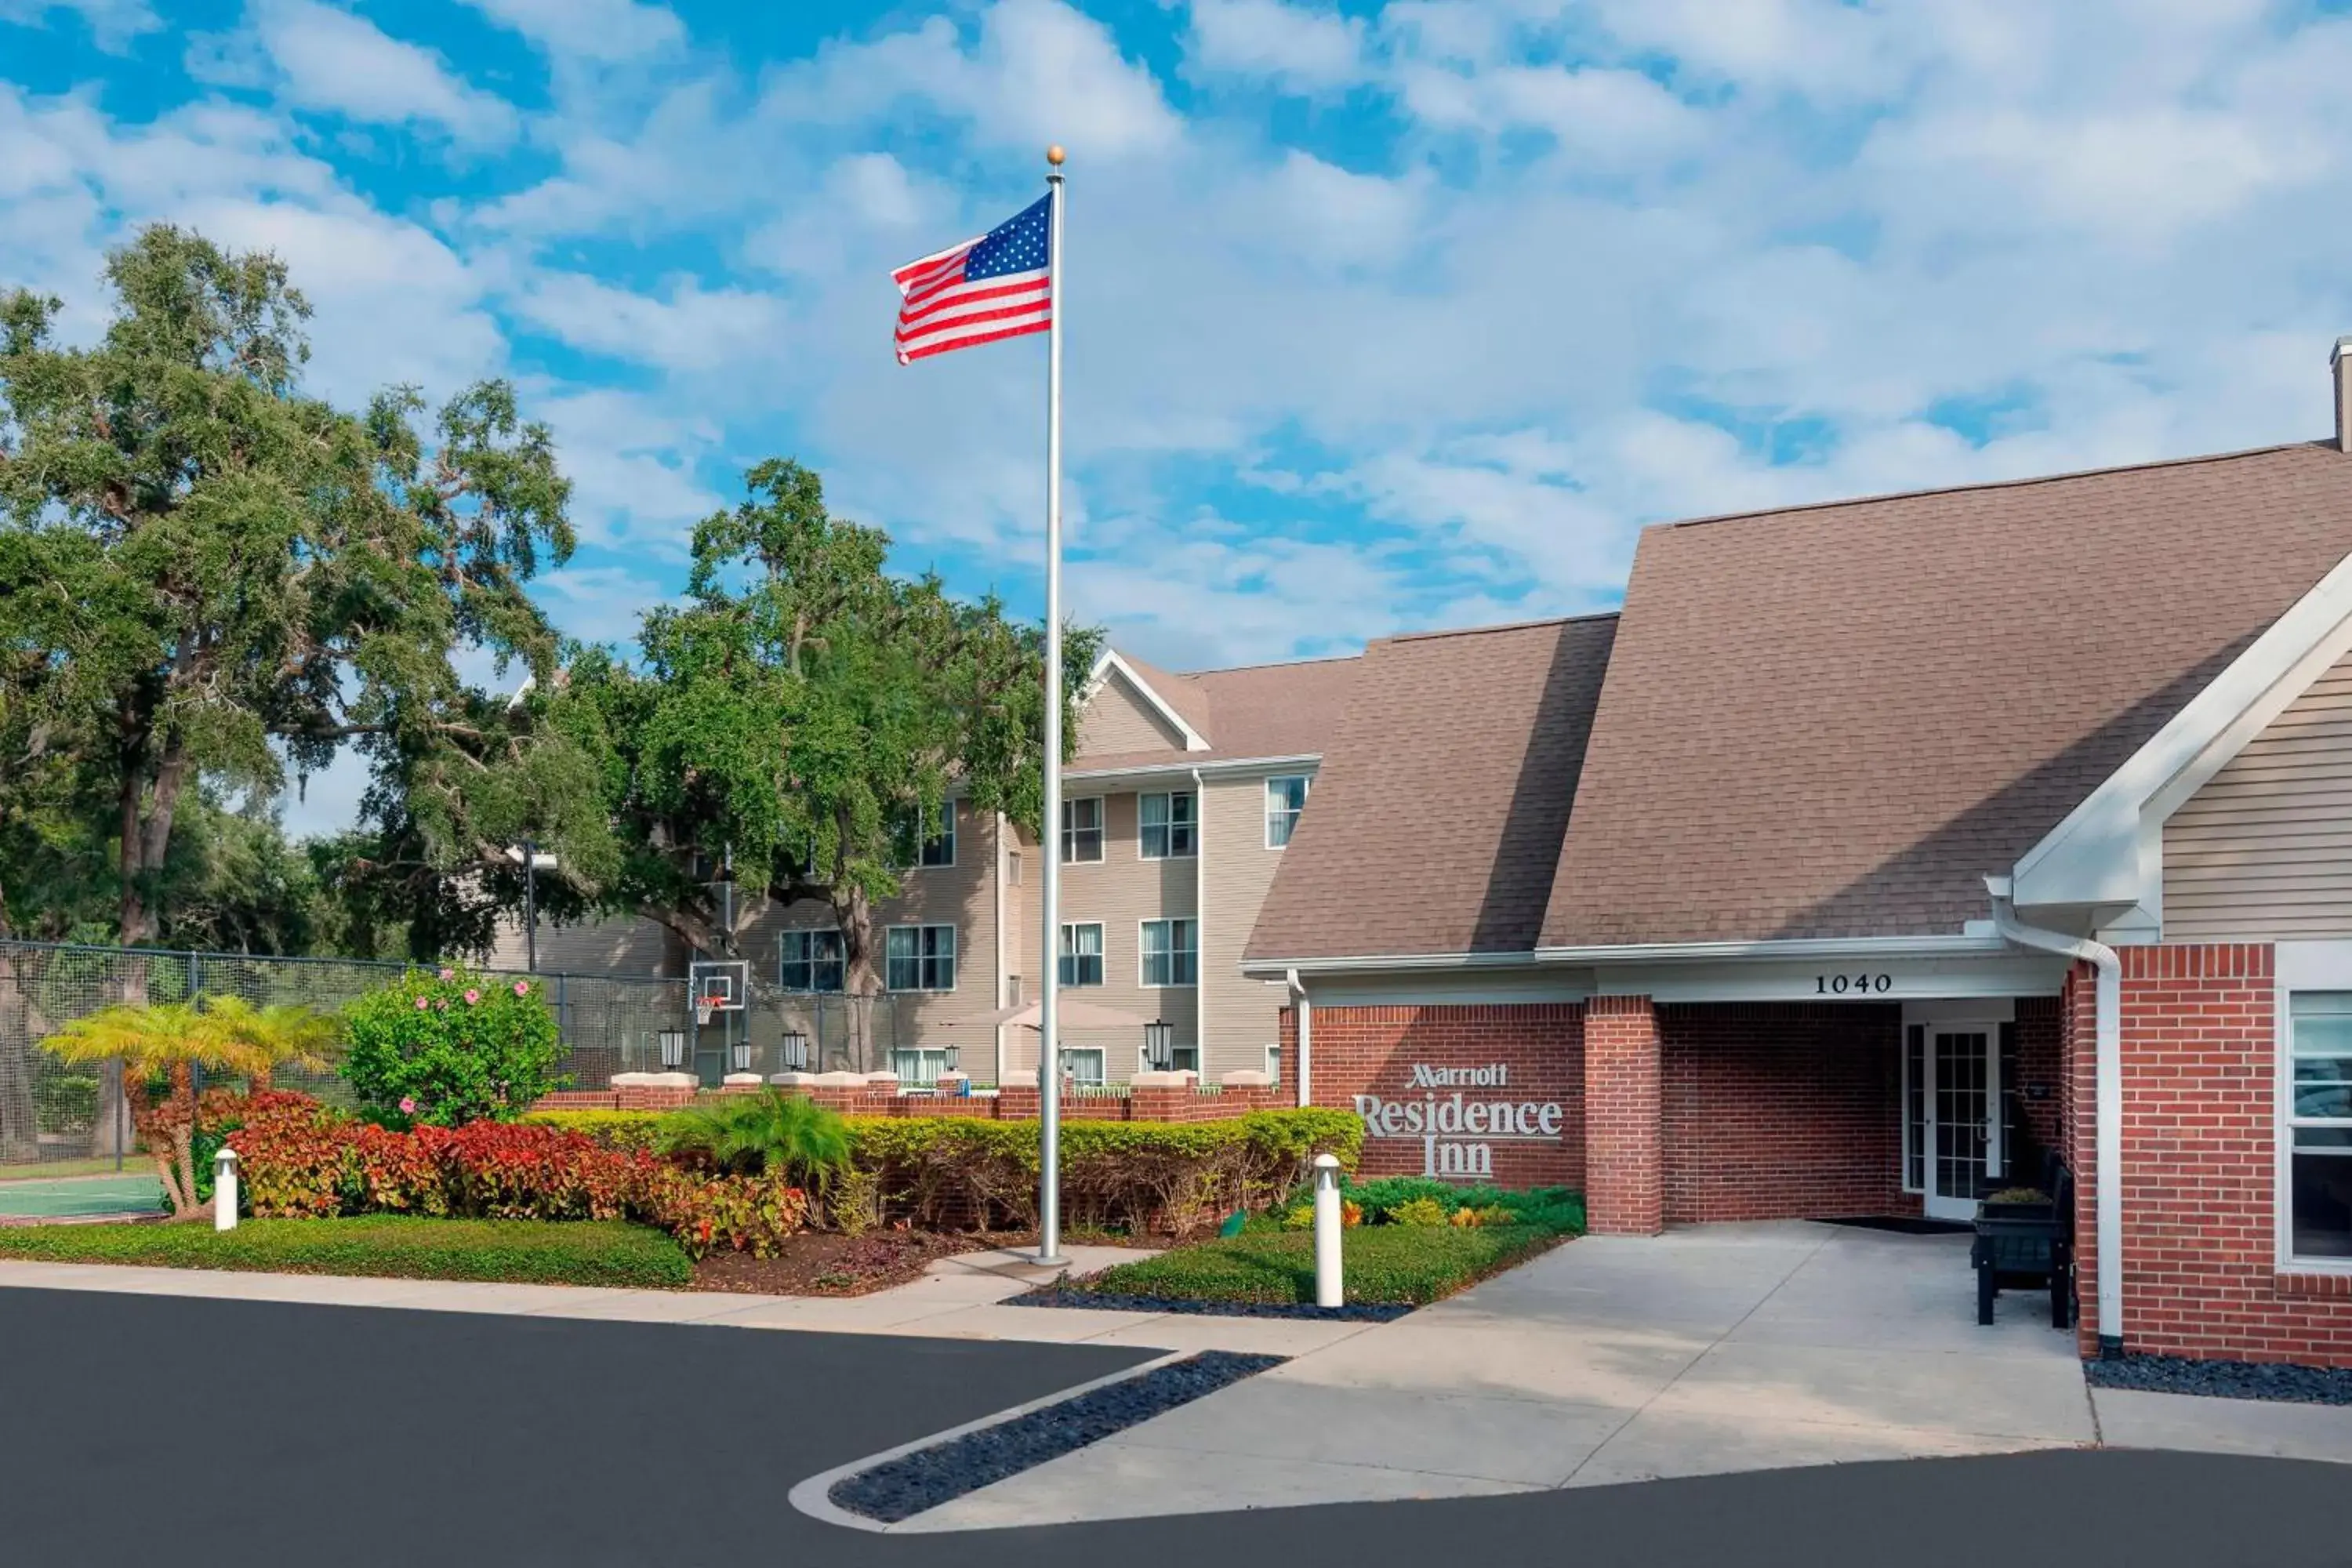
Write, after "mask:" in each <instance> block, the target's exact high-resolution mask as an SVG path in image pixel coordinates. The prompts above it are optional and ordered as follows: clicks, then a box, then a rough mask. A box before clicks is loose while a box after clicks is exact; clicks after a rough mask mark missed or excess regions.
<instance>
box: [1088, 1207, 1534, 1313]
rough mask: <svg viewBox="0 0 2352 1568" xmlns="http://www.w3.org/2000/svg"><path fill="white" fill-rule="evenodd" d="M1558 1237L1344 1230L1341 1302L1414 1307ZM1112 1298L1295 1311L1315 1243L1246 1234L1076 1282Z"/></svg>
mask: <svg viewBox="0 0 2352 1568" xmlns="http://www.w3.org/2000/svg"><path fill="white" fill-rule="evenodd" d="M1558 1240H1559V1233H1557V1232H1553V1231H1548V1230H1543V1229H1540V1228H1538V1227H1537V1226H1496V1227H1493V1228H1488V1227H1486V1226H1477V1227H1474V1228H1457V1227H1455V1226H1450V1225H1434V1226H1409V1225H1389V1226H1364V1227H1362V1228H1360V1229H1355V1230H1350V1231H1349V1232H1348V1234H1347V1240H1346V1243H1345V1246H1344V1248H1343V1255H1342V1270H1343V1274H1342V1277H1343V1279H1344V1281H1345V1284H1346V1292H1347V1300H1349V1302H1351V1303H1352V1302H1393V1303H1402V1304H1407V1305H1412V1306H1420V1305H1423V1304H1425V1303H1427V1302H1430V1301H1434V1300H1440V1299H1441V1298H1443V1297H1445V1296H1449V1295H1452V1294H1453V1293H1454V1291H1456V1290H1459V1289H1462V1288H1463V1287H1465V1286H1466V1285H1470V1284H1473V1283H1475V1282H1476V1281H1477V1280H1479V1279H1484V1278H1486V1276H1487V1275H1489V1274H1493V1273H1495V1272H1496V1271H1497V1270H1499V1269H1503V1268H1509V1267H1510V1266H1511V1265H1512V1264H1514V1263H1517V1262H1519V1261H1521V1260H1523V1259H1525V1258H1528V1257H1531V1256H1533V1255H1534V1254H1536V1253H1538V1252H1541V1251H1543V1250H1544V1249H1545V1248H1547V1247H1550V1246H1552V1245H1553V1244H1554V1243H1555V1242H1557V1241H1558ZM1075 1286H1076V1289H1081V1290H1088V1291H1102V1292H1108V1293H1110V1294H1114V1295H1135V1296H1160V1297H1168V1298H1173V1299H1177V1300H1211V1301H1253V1302H1265V1303H1272V1304H1277V1305H1286V1306H1288V1305H1300V1304H1305V1303H1310V1302H1312V1301H1313V1300H1315V1238H1314V1237H1312V1236H1311V1235H1307V1234H1304V1233H1302V1232H1299V1231H1295V1230H1253V1231H1246V1232H1244V1233H1243V1234H1242V1235H1240V1236H1237V1237H1230V1238H1226V1239H1220V1240H1215V1241H1204V1242H1201V1243H1198V1244H1196V1245H1194V1246H1191V1247H1177V1248H1175V1249H1174V1250H1172V1251H1169V1252H1163V1253H1161V1254H1160V1256H1159V1257H1157V1258H1145V1259H1142V1260H1141V1261H1139V1262H1135V1263H1124V1264H1120V1265H1119V1266H1118V1267H1117V1268H1109V1269H1106V1270H1105V1271H1103V1272H1102V1273H1100V1274H1096V1275H1093V1276H1090V1277H1088V1278H1087V1279H1081V1280H1077V1281H1076V1282H1075Z"/></svg>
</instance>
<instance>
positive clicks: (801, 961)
mask: <svg viewBox="0 0 2352 1568" xmlns="http://www.w3.org/2000/svg"><path fill="white" fill-rule="evenodd" d="M782 946H783V963H782V968H781V969H780V971H779V972H778V973H777V976H776V984H779V985H782V987H783V988H784V989H785V990H787V991H838V990H840V989H841V933H840V932H839V931H786V932H785V933H784V937H783V943H782Z"/></svg>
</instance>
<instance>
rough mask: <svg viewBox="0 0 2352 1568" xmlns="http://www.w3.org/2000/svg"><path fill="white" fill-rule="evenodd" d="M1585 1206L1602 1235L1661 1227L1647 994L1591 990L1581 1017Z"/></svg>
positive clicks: (1660, 1075)
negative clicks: (1586, 1177) (1587, 1181)
mask: <svg viewBox="0 0 2352 1568" xmlns="http://www.w3.org/2000/svg"><path fill="white" fill-rule="evenodd" d="M1584 1082H1585V1091H1584V1098H1585V1115H1586V1121H1587V1131H1586V1134H1585V1137H1586V1147H1587V1156H1586V1157H1587V1159H1588V1161H1589V1163H1590V1165H1591V1182H1590V1184H1589V1185H1588V1187H1587V1189H1586V1196H1585V1211H1586V1215H1587V1218H1588V1220H1589V1223H1590V1224H1591V1227H1592V1230H1593V1232H1594V1233H1595V1234H1596V1235H1601V1236H1654V1235H1655V1234H1656V1233H1657V1232H1659V1231H1660V1230H1663V1229H1664V1228H1665V1161H1664V1136H1665V1133H1664V1067H1663V1059H1662V1052H1661V1050H1660V1046H1659V1040H1658V1016H1657V1013H1656V1010H1655V1009H1654V1008H1653V1007H1652V1006H1651V1005H1650V999H1649V998H1648V997H1647V996H1595V997H1594V998H1592V1000H1591V1003H1589V1004H1588V1005H1587V1010H1586V1014H1585V1020H1584Z"/></svg>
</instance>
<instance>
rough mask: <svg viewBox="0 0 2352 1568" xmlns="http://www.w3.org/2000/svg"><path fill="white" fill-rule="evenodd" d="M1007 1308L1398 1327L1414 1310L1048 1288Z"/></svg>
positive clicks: (1392, 1305) (1384, 1304) (1397, 1305)
mask: <svg viewBox="0 0 2352 1568" xmlns="http://www.w3.org/2000/svg"><path fill="white" fill-rule="evenodd" d="M1001 1304H1002V1305H1003V1306H1007V1307H1091V1308H1094V1309H1095V1310H1097V1311H1110V1312H1176V1313H1181V1314H1186V1315H1189V1316H1192V1317H1196V1318H1305V1319H1308V1320H1310V1321H1316V1322H1324V1323H1393V1322H1395V1321H1397V1320H1398V1319H1399V1318H1402V1317H1403V1316H1404V1315H1405V1314H1406V1313H1407V1312H1410V1311H1412V1310H1414V1309H1413V1308H1412V1307H1411V1306H1409V1305H1406V1304H1405V1303H1403V1302H1400V1301H1356V1302H1351V1303H1349V1305H1347V1306H1344V1307H1315V1306H1307V1305H1304V1304H1302V1303H1299V1302H1296V1301H1200V1300H1193V1299H1192V1298H1191V1297H1188V1296H1129V1295H1122V1294H1120V1293H1118V1292H1117V1291H1113V1290H1073V1289H1069V1288H1068V1287H1067V1286H1061V1285H1045V1286H1041V1287H1039V1288H1038V1289H1034V1290H1029V1291H1024V1293H1023V1294H1021V1295H1018V1296H1014V1297H1013V1298H1011V1299H1009V1300H1005V1301H1004V1302H1003V1303H1001Z"/></svg>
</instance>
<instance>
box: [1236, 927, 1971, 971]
mask: <svg viewBox="0 0 2352 1568" xmlns="http://www.w3.org/2000/svg"><path fill="white" fill-rule="evenodd" d="M1969 923H1970V924H1971V925H1975V926H1982V925H1984V924H1985V922H1983V921H1971V922H1969ZM2008 950H2009V944H2008V943H2007V942H2003V941H2002V940H2001V939H2000V936H1999V935H1997V934H1996V933H1995V932H1993V931H1991V930H1990V929H1986V930H1982V931H1961V932H1959V933H1958V934H1952V935H1935V936H1859V937H1800V938H1792V939H1789V940H1786V941H1779V942H1628V943H1625V944H1623V945H1622V946H1616V947H1542V948H1537V949H1535V950H1533V951H1532V952H1412V953H1362V954H1355V955H1350V956H1347V957H1340V958H1260V959H1253V960H1251V961H1249V962H1248V963H1244V964H1243V965H1242V973H1244V974H1250V975H1255V976H1257V977H1260V978H1275V977H1278V976H1280V975H1282V974H1285V973H1290V972H1292V971H1295V970H1305V971H1307V972H1309V973H1317V974H1324V973H1332V974H1337V973H1346V972H1348V971H1350V970H1385V969H1525V968H1527V967H1528V966H1529V965H1531V964H1556V963H1557V964H1570V963H1573V964H1584V963H1674V962H1694V963H1696V962H1705V961H1712V960H1720V959H1732V958H1737V959H1759V960H1769V959H1776V958H1780V959H1790V958H1796V959H1802V958H1857V959H1871V958H1982V957H1989V956H1991V955H1994V954H1998V953H2001V952H2007V951H2008Z"/></svg>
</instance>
